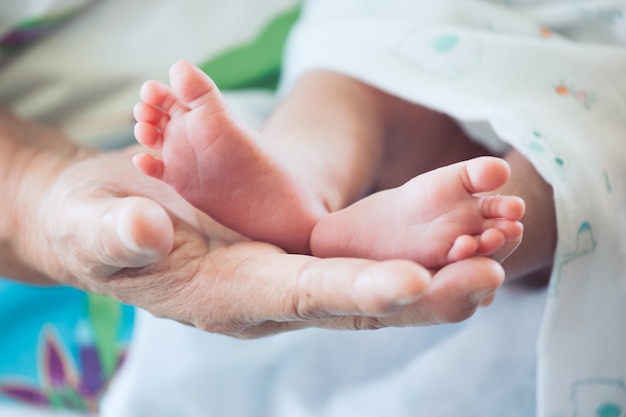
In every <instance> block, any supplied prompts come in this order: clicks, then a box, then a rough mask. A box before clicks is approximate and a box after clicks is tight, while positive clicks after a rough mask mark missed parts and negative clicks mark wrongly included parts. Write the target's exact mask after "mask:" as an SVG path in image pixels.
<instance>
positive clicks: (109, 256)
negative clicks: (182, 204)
mask: <svg viewBox="0 0 626 417" xmlns="http://www.w3.org/2000/svg"><path fill="white" fill-rule="evenodd" d="M93 238H95V239H97V241H96V242H95V243H96V245H95V248H97V249H96V251H97V254H96V256H97V257H98V258H99V261H101V262H102V264H103V265H102V267H103V270H102V271H100V274H102V275H109V274H111V273H114V272H116V271H117V270H119V269H122V268H132V267H142V266H147V265H150V264H152V263H155V262H158V261H160V260H162V259H163V258H165V257H166V256H167V255H168V254H169V252H170V251H171V250H172V247H173V245H174V227H173V224H172V220H171V218H170V216H169V215H168V213H167V212H166V211H165V209H164V208H163V207H162V206H161V205H159V204H158V203H156V202H155V201H153V200H150V199H148V198H145V197H125V198H119V199H115V200H114V201H113V203H112V204H110V205H109V206H108V207H107V208H106V209H105V211H104V213H103V214H102V218H101V220H100V222H99V226H98V227H97V228H96V233H95V235H94V236H93Z"/></svg>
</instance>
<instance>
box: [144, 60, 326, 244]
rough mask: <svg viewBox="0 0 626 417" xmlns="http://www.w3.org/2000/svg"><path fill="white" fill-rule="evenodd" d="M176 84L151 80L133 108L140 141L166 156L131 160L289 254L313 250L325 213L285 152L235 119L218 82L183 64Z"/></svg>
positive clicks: (175, 73)
mask: <svg viewBox="0 0 626 417" xmlns="http://www.w3.org/2000/svg"><path fill="white" fill-rule="evenodd" d="M170 85H171V86H166V85H164V84H161V83H158V82H156V81H148V82H146V83H145V84H144V85H143V87H142V89H141V99H142V100H143V101H142V102H140V103H138V104H137V105H136V106H135V110H134V115H135V118H136V120H137V124H136V126H135V137H136V138H137V140H138V141H139V142H140V143H141V144H143V145H145V146H147V147H149V148H151V149H154V150H156V151H159V152H160V153H161V154H162V157H163V159H162V160H160V159H156V158H155V157H153V156H152V155H150V154H148V153H143V154H140V155H137V156H136V157H135V158H134V159H133V161H134V163H135V165H136V166H137V167H138V168H139V169H140V170H141V171H143V172H144V173H145V174H147V175H150V176H152V177H156V178H159V179H161V180H163V181H165V182H166V183H168V184H170V185H171V186H173V187H174V188H175V189H176V190H177V191H178V192H179V193H180V194H181V195H182V196H183V197H184V198H185V199H187V200H188V201H189V202H190V203H191V204H193V205H194V206H196V207H197V208H199V209H200V210H202V211H203V212H205V213H207V214H209V215H210V216H211V217H213V218H214V219H215V220H217V221H219V222H220V223H222V224H224V225H226V226H228V227H230V228H232V229H234V230H236V231H238V232H240V233H242V234H244V235H246V236H248V237H250V238H253V239H257V240H263V241H268V242H271V243H274V244H276V245H278V246H280V247H282V248H285V249H287V250H289V251H293V252H300V253H308V252H309V246H308V245H309V237H310V233H311V230H312V228H313V226H314V225H315V223H316V222H317V220H318V219H319V218H320V217H321V216H323V215H324V214H325V213H326V210H325V208H324V206H323V204H322V202H321V201H319V199H317V198H316V196H315V195H314V194H313V193H312V192H310V193H307V191H306V190H308V189H309V188H308V187H306V186H304V185H303V184H302V183H301V181H299V180H298V177H297V175H296V173H294V172H290V171H294V170H290V169H288V168H287V166H288V163H289V162H285V159H282V158H281V156H280V154H278V153H277V152H273V153H272V152H271V150H270V148H268V145H267V144H266V143H262V138H260V137H259V134H257V133H256V132H255V131H252V130H250V129H248V128H247V127H246V126H244V125H243V124H242V123H240V122H238V121H237V120H235V118H234V116H233V115H232V114H231V113H230V112H229V110H228V109H227V108H226V105H225V103H224V99H223V97H222V95H221V93H220V92H219V90H218V89H217V87H216V85H215V84H214V83H213V81H212V80H211V79H210V78H209V77H207V76H206V74H204V73H203V72H202V71H201V70H200V69H198V68H196V67H195V66H193V65H191V64H189V63H187V62H178V63H176V64H174V65H173V66H172V68H171V70H170Z"/></svg>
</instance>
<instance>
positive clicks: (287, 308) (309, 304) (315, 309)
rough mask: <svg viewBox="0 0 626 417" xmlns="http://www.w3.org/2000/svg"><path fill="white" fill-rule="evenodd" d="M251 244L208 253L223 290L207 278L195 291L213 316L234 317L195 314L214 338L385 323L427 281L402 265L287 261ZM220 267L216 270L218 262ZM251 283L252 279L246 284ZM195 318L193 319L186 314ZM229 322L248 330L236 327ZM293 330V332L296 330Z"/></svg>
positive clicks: (417, 268)
mask: <svg viewBox="0 0 626 417" xmlns="http://www.w3.org/2000/svg"><path fill="white" fill-rule="evenodd" d="M261 245H264V244H260V243H257V242H250V243H238V244H235V245H232V246H231V247H228V248H224V249H220V250H213V252H212V253H213V254H215V256H217V257H219V259H218V258H215V260H214V262H211V263H210V264H212V265H218V263H219V272H220V276H221V277H222V278H223V279H227V280H228V285H215V283H209V281H208V280H207V279H206V276H205V277H203V280H201V281H199V282H198V283H197V285H200V286H201V287H204V286H210V288H206V289H200V290H198V289H197V288H195V289H194V292H195V294H196V298H197V297H198V294H207V296H208V297H209V298H208V299H206V300H203V301H202V304H204V305H206V306H207V307H208V306H210V308H211V310H213V311H221V310H222V309H223V311H230V312H237V314H239V315H240V317H237V316H235V315H229V316H228V320H223V321H220V320H216V318H215V317H214V316H213V317H212V319H211V320H207V319H206V317H202V313H198V314H195V319H192V320H191V321H192V322H193V323H194V325H196V326H198V327H200V328H203V329H204V330H208V331H211V332H218V333H229V334H234V335H238V336H241V335H245V332H246V331H247V330H249V328H251V327H254V326H255V325H260V324H261V323H265V322H267V321H274V322H298V321H310V320H316V319H323V318H329V317H336V316H345V315H351V316H352V315H360V316H384V315H389V314H393V313H395V312H397V311H398V310H399V309H401V308H402V307H403V306H405V305H407V304H410V303H412V302H414V301H415V300H416V299H419V297H420V296H421V295H423V294H424V293H425V292H426V291H427V289H428V287H429V285H430V277H431V274H430V272H429V271H427V270H426V269H424V268H422V267H421V266H419V265H417V264H414V263H412V262H409V261H404V260H392V261H385V262H375V261H370V260H365V259H347V258H329V259H318V258H313V257H310V256H305V255H286V254H284V253H280V252H278V251H277V249H273V248H275V247H274V246H271V245H265V247H267V249H265V254H262V253H261V251H262V250H263V249H260V248H261ZM218 260H219V262H218ZM250 277H254V279H251V278H250ZM192 316H194V314H192ZM233 322H239V323H246V325H245V326H241V327H238V326H236V325H234V324H233ZM296 326H297V325H296Z"/></svg>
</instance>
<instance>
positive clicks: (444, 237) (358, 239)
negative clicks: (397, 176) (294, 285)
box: [311, 157, 525, 268]
mask: <svg viewBox="0 0 626 417" xmlns="http://www.w3.org/2000/svg"><path fill="white" fill-rule="evenodd" d="M509 175H510V169H509V166H508V164H507V163H506V162H505V161H504V160H502V159H499V158H493V157H480V158H476V159H471V160H469V161H465V162H460V163H456V164H453V165H449V166H446V167H443V168H439V169H436V170H433V171H430V172H427V173H425V174H422V175H419V176H417V177H415V178H413V179H411V180H410V181H408V182H407V183H405V184H404V185H402V186H400V187H397V188H393V189H389V190H384V191H380V192H378V193H375V194H372V195H370V196H368V197H366V198H364V199H362V200H359V201H357V202H356V203H354V204H352V205H351V206H348V207H347V208H345V209H342V210H339V211H337V212H334V213H331V214H330V215H328V216H327V217H325V218H324V219H322V220H321V221H320V222H319V223H318V224H317V225H316V227H315V228H314V229H313V234H312V236H311V249H312V252H313V254H314V255H316V256H320V257H327V256H349V257H362V258H371V259H392V258H406V259H411V260H413V261H416V262H418V263H420V264H422V265H423V266H425V267H427V268H439V267H442V266H444V265H446V264H449V263H451V262H455V261H458V260H460V259H465V258H468V257H470V256H474V255H490V254H493V253H495V252H496V251H498V250H499V249H500V248H502V247H503V246H505V244H506V243H507V242H511V241H516V240H519V239H521V237H522V233H523V226H522V224H521V223H520V222H519V220H520V219H521V217H522V216H523V214H524V210H525V205H524V201H523V200H522V199H520V198H518V197H513V196H482V197H481V196H477V195H476V194H477V193H486V192H492V191H494V190H496V189H498V188H499V187H501V186H502V185H504V184H505V183H506V182H507V181H508V178H509Z"/></svg>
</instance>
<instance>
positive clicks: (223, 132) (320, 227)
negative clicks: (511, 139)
mask: <svg viewBox="0 0 626 417" xmlns="http://www.w3.org/2000/svg"><path fill="white" fill-rule="evenodd" d="M141 99H142V101H141V102H140V103H138V104H137V105H136V106H135V110H134V115H135V118H136V120H137V124H136V126H135V136H136V138H137V140H138V141H139V142H140V143H141V144H143V145H145V146H147V147H148V148H151V149H153V150H156V151H158V152H160V154H161V155H162V159H157V158H155V157H154V156H152V155H151V154H149V153H143V154H139V155H137V156H136V157H135V158H134V163H135V165H136V166H137V167H138V168H139V169H140V170H141V171H143V172H144V173H145V174H147V175H150V176H152V177H155V178H159V179H161V180H163V181H165V182H167V183H168V184H170V185H171V186H173V187H174V188H175V189H176V190H177V191H178V192H179V193H180V194H181V195H182V196H183V197H185V198H186V199H187V200H188V201H189V202H190V203H191V204H193V205H195V206H196V207H197V208H199V209H200V210H202V211H204V212H205V213H207V214H209V215H210V216H211V217H213V218H214V219H216V220H217V221H219V222H220V223H222V224H224V225H226V226H228V227H230V228H232V229H234V230H236V231H238V232H240V233H242V234H244V235H246V236H249V237H250V238H252V239H255V240H262V241H267V242H271V243H274V244H276V245H278V246H281V247H283V248H284V249H286V250H288V251H290V252H298V253H309V252H310V253H313V254H314V255H316V256H320V257H329V256H333V257H342V256H349V257H362V258H370V259H392V258H405V259H411V260H413V261H416V262H418V263H420V264H422V265H423V266H425V267H427V268H438V267H442V266H444V265H446V264H448V263H451V262H455V261H457V260H461V259H465V258H468V257H471V256H475V255H493V254H495V253H497V252H499V251H502V250H505V249H506V248H507V247H509V246H513V247H514V246H515V242H519V240H520V239H521V237H522V232H523V227H522V225H521V223H520V219H521V217H522V216H523V214H524V202H523V201H522V200H521V199H520V198H517V197H513V196H498V195H492V196H486V195H482V196H478V195H477V194H480V193H490V192H494V191H495V190H497V189H498V188H499V187H501V186H502V185H504V184H505V183H506V182H507V181H508V179H509V175H510V169H509V166H508V165H507V163H506V162H505V161H503V160H502V159H499V158H493V157H480V158H476V159H472V160H469V161H464V162H460V163H456V164H453V165H449V166H446V167H442V168H439V169H437V170H434V171H431V172H427V173H425V174H422V175H419V176H417V177H415V178H413V179H411V180H410V181H408V182H407V183H405V184H404V185H402V186H400V187H397V188H393V189H389V190H384V191H381V192H377V193H374V194H372V195H370V196H367V197H365V198H363V199H361V200H359V201H357V202H356V203H354V204H352V205H350V206H348V207H346V208H344V209H341V210H339V211H336V212H333V213H328V212H327V209H326V208H325V205H324V203H323V201H321V199H320V197H319V196H317V195H316V194H315V193H314V192H313V191H312V189H313V187H311V186H310V184H307V183H306V182H305V181H303V180H302V178H303V175H301V173H298V172H294V171H295V170H294V169H293V168H290V167H293V166H294V164H293V163H292V162H293V161H286V160H285V159H284V158H285V157H284V155H283V154H281V153H279V152H275V151H273V150H272V149H271V148H269V146H270V144H268V143H267V142H264V141H263V138H261V137H260V134H259V133H257V132H255V131H252V130H250V129H248V128H247V127H246V126H245V125H243V124H242V123H240V122H238V121H237V120H236V119H235V118H234V117H233V115H232V114H231V113H230V112H229V110H228V108H227V106H226V105H225V102H224V99H223V97H222V95H221V93H220V92H219V90H218V89H217V87H216V86H215V84H214V83H213V82H212V80H211V79H210V78H209V77H207V76H206V75H205V74H204V73H203V72H202V71H200V70H199V69H198V68H196V67H194V66H193V65H191V64H189V63H187V62H179V63H176V64H175V65H173V66H172V68H171V71H170V86H167V85H164V84H162V83H158V82H156V81H148V82H146V83H145V84H144V86H143V87H142V89H141ZM507 242H509V243H510V242H513V245H508V244H507Z"/></svg>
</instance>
